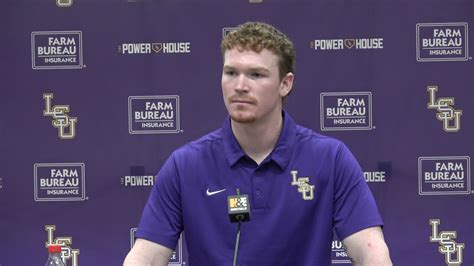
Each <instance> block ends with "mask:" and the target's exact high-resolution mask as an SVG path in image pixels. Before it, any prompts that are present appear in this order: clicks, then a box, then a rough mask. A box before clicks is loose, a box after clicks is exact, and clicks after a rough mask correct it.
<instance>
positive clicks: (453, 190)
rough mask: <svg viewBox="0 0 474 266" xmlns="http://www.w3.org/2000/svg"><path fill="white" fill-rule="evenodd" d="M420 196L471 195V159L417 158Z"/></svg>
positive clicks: (452, 157) (465, 157)
mask: <svg viewBox="0 0 474 266" xmlns="http://www.w3.org/2000/svg"><path fill="white" fill-rule="evenodd" d="M418 184H419V187H418V192H419V194H420V195H452V194H470V193H471V158H470V157H469V156H439V157H419V158H418Z"/></svg>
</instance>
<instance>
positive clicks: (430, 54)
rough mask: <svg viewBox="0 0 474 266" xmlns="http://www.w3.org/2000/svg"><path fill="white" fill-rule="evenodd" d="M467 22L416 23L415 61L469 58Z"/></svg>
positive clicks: (462, 59) (461, 59)
mask: <svg viewBox="0 0 474 266" xmlns="http://www.w3.org/2000/svg"><path fill="white" fill-rule="evenodd" d="M468 49H469V48H468V24H467V22H452V23H418V24H416V61H418V62H436V61H466V60H469V59H470V58H469V50H468Z"/></svg>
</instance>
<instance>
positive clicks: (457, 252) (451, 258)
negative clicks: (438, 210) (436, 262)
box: [430, 219, 464, 266]
mask: <svg viewBox="0 0 474 266" xmlns="http://www.w3.org/2000/svg"><path fill="white" fill-rule="evenodd" d="M440 223H441V222H440V220H439V219H430V224H431V236H430V242H438V243H439V245H440V246H439V248H438V251H439V252H440V253H441V254H444V258H445V259H444V260H445V262H446V265H448V266H458V265H461V264H462V262H463V251H462V250H463V249H464V243H456V241H454V240H455V239H456V235H457V233H456V231H442V232H438V226H439V224H440Z"/></svg>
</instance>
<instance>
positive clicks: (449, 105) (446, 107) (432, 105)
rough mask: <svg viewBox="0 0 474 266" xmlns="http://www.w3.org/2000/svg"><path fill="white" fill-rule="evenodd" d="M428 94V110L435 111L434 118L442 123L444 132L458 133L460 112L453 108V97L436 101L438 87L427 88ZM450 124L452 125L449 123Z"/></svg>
mask: <svg viewBox="0 0 474 266" xmlns="http://www.w3.org/2000/svg"><path fill="white" fill-rule="evenodd" d="M427 91H428V94H429V98H430V100H429V102H428V109H435V110H436V111H438V112H437V113H436V118H437V119H438V120H439V121H442V122H443V130H444V131H445V132H458V131H459V130H461V115H462V110H456V109H454V108H453V105H454V97H443V98H438V99H436V92H437V91H438V86H428V88H427ZM451 122H452V123H451Z"/></svg>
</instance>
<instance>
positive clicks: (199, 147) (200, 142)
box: [174, 129, 223, 156]
mask: <svg viewBox="0 0 474 266" xmlns="http://www.w3.org/2000/svg"><path fill="white" fill-rule="evenodd" d="M222 138H223V132H222V129H217V130H214V131H212V132H210V133H208V134H206V135H204V136H202V137H200V138H198V139H196V140H193V141H191V142H188V143H186V144H184V145H183V146H181V147H179V148H178V149H176V150H175V151H174V155H175V156H184V155H192V154H195V153H202V152H207V151H211V150H212V149H213V148H214V147H215V146H216V145H221V143H222Z"/></svg>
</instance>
